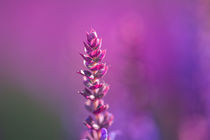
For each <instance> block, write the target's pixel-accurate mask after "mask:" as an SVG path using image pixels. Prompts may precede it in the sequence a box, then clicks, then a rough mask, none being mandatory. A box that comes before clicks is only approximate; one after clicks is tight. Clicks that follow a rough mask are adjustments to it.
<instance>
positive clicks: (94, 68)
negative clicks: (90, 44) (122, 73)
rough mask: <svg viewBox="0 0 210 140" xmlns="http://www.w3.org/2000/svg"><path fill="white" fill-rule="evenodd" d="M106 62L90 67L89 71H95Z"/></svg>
mask: <svg viewBox="0 0 210 140" xmlns="http://www.w3.org/2000/svg"><path fill="white" fill-rule="evenodd" d="M105 65H106V64H103V63H102V64H98V65H95V66H93V67H91V68H90V70H91V71H97V70H100V69H102V68H104V67H105Z"/></svg>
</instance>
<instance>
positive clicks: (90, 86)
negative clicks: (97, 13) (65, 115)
mask: <svg viewBox="0 0 210 140" xmlns="http://www.w3.org/2000/svg"><path fill="white" fill-rule="evenodd" d="M101 44H102V39H99V38H98V36H97V33H96V31H95V30H93V29H92V30H91V31H90V32H89V33H87V41H86V42H84V50H85V54H80V55H81V56H82V58H83V59H84V65H85V67H87V70H80V71H78V73H79V74H81V75H82V76H83V80H84V82H83V83H84V85H85V88H84V89H83V90H82V91H79V94H81V95H82V96H84V97H85V99H87V101H86V103H85V108H86V109H87V110H88V111H89V112H91V113H92V115H90V116H89V117H88V118H87V119H86V120H85V121H84V124H85V126H86V127H87V128H88V129H89V131H88V133H87V134H86V136H85V139H87V140H111V138H110V137H109V136H108V132H107V129H108V127H109V126H110V125H111V124H112V122H113V115H112V114H111V113H109V112H108V111H107V109H108V108H109V105H108V104H105V103H104V101H103V99H102V98H103V97H104V96H105V95H106V94H107V92H108V90H109V85H108V84H107V83H105V82H104V81H103V80H102V78H103V76H104V75H105V74H106V72H107V70H108V66H107V64H106V63H103V62H102V60H103V59H104V57H105V54H106V50H102V49H101Z"/></svg>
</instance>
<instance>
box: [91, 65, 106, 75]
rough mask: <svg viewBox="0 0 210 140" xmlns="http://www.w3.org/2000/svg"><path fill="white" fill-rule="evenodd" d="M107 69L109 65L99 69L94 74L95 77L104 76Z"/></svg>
mask: <svg viewBox="0 0 210 140" xmlns="http://www.w3.org/2000/svg"><path fill="white" fill-rule="evenodd" d="M107 70H108V66H105V67H104V68H103V69H101V70H99V71H98V72H97V73H96V74H95V75H94V77H96V78H102V77H103V76H104V75H105V74H106V72H107Z"/></svg>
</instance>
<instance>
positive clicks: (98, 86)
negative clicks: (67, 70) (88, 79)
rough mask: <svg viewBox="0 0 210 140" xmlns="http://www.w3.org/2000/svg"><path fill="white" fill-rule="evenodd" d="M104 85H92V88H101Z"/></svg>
mask: <svg viewBox="0 0 210 140" xmlns="http://www.w3.org/2000/svg"><path fill="white" fill-rule="evenodd" d="M102 86H103V84H97V85H94V86H91V87H90V89H91V90H94V89H97V88H100V87H102Z"/></svg>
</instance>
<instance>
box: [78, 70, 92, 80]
mask: <svg viewBox="0 0 210 140" xmlns="http://www.w3.org/2000/svg"><path fill="white" fill-rule="evenodd" d="M77 73H79V74H81V75H83V76H86V77H87V78H89V79H94V76H93V75H92V73H91V72H90V71H88V70H80V71H78V72H77Z"/></svg>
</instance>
